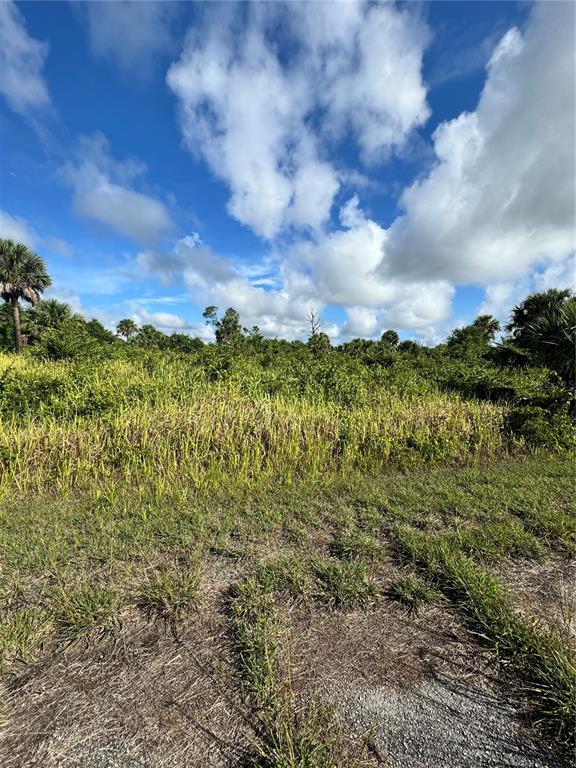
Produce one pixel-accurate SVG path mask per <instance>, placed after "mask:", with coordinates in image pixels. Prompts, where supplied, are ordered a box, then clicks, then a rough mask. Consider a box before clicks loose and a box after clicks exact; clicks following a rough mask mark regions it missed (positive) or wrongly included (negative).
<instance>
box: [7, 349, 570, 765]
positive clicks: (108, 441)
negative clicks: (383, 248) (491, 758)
mask: <svg viewBox="0 0 576 768" xmlns="http://www.w3.org/2000/svg"><path fill="white" fill-rule="evenodd" d="M0 370H1V372H2V381H3V388H2V389H1V391H0V402H1V403H2V416H1V418H0V464H1V465H2V479H1V483H0V490H1V493H2V505H1V509H0V563H1V571H0V590H1V593H0V594H1V603H0V657H1V664H2V674H3V678H4V680H5V685H6V687H5V691H4V694H5V695H4V698H5V703H6V707H5V712H4V718H5V724H4V736H5V742H4V743H5V745H6V746H5V747H0V755H1V754H2V750H4V758H5V760H4V762H5V764H6V765H17V764H18V765H41V764H44V765H46V766H49V765H52V764H54V765H56V764H59V763H58V762H57V761H56V762H52V763H51V762H50V759H53V758H50V759H48V757H46V756H45V757H44V758H43V759H44V763H42V761H41V760H40V761H39V762H34V761H35V760H39V758H37V754H40V753H38V750H39V749H40V746H39V744H42V743H44V742H43V741H42V738H49V735H50V733H51V731H50V728H51V727H52V726H50V727H48V726H46V725H45V724H44V726H43V728H44V730H43V731H42V733H44V732H45V737H33V736H31V735H30V733H29V731H30V729H28V730H27V729H26V728H25V727H24V725H23V723H24V722H25V721H28V720H31V719H33V714H34V711H33V710H34V703H33V699H32V700H31V699H30V697H29V695H28V693H27V691H29V685H30V681H34V680H36V681H37V685H38V686H40V688H42V689H43V686H44V683H42V682H41V681H43V680H45V679H47V678H46V675H48V674H49V673H50V670H53V669H55V666H57V665H58V664H60V663H61V659H62V658H65V659H68V660H69V661H67V662H66V664H68V665H71V667H70V668H72V667H73V665H74V663H75V661H74V660H77V659H78V658H80V657H81V658H85V654H88V655H90V654H92V655H93V657H94V658H96V657H97V658H99V659H104V660H106V659H110V664H112V659H113V658H116V657H115V656H114V654H116V653H117V649H118V647H119V644H120V645H122V646H123V648H124V651H123V652H124V653H125V654H128V655H129V653H130V647H131V643H132V642H133V631H134V627H135V626H138V627H140V630H139V631H144V629H143V628H144V627H146V626H151V627H156V628H158V627H162V628H163V630H162V631H163V632H164V634H165V636H167V637H170V638H172V640H171V642H173V644H174V648H175V649H180V651H178V653H179V654H182V653H184V652H185V650H186V649H189V648H190V647H192V648H194V647H195V646H197V647H201V646H202V643H203V642H205V640H206V638H207V637H209V636H210V632H209V631H208V630H206V628H204V629H199V630H198V632H199V634H198V635H194V632H196V631H197V624H198V622H199V621H203V620H204V621H208V620H210V621H213V622H216V624H217V625H218V626H219V627H220V630H219V631H220V632H221V638H222V644H221V645H219V646H218V648H217V649H216V650H215V651H214V654H213V658H212V657H211V659H212V661H211V663H213V664H214V666H215V668H218V669H220V667H221V666H222V665H225V666H227V669H228V670H229V678H227V679H228V682H227V688H228V690H229V692H230V691H232V692H233V693H231V695H234V696H237V698H238V701H240V702H241V707H242V708H243V711H244V712H246V713H249V714H247V715H246V718H247V720H248V722H249V735H248V736H246V735H244V736H242V737H241V736H238V737H237V739H236V742H237V746H238V749H239V750H240V752H241V755H240V756H238V755H236V758H237V759H238V761H239V762H238V764H241V762H242V761H244V763H243V764H249V765H254V766H260V767H261V768H264V766H269V767H270V768H272V767H274V768H297V767H298V768H321V767H327V766H344V765H346V766H352V765H373V764H374V765H376V764H379V763H377V762H370V761H371V760H372V759H373V758H372V757H371V756H370V755H371V751H370V738H369V735H366V734H365V735H364V737H362V738H359V739H356V740H351V739H350V738H347V737H345V736H344V733H345V732H346V728H344V729H343V731H342V733H340V735H338V734H339V731H338V729H335V728H334V727H333V726H334V718H336V719H338V714H337V713H336V712H334V711H332V710H331V709H330V708H326V706H325V705H324V704H322V702H321V700H320V698H319V697H318V696H317V695H316V694H309V692H308V688H307V687H306V685H305V684H304V683H302V682H301V680H300V677H298V676H294V675H293V673H292V671H291V670H292V667H293V666H298V665H297V664H295V662H294V660H293V658H292V653H293V649H294V648H295V647H297V645H298V637H299V635H300V634H301V632H302V626H301V624H299V623H298V621H299V620H297V617H298V616H301V615H306V616H321V617H326V616H335V617H348V618H347V619H346V621H349V622H361V621H362V616H370V615H372V614H373V613H374V612H375V611H376V612H378V611H383V612H384V614H383V615H385V616H388V613H386V612H392V613H391V614H390V616H392V615H393V616H396V617H399V616H403V617H404V619H403V621H405V622H407V626H412V627H415V628H418V627H419V626H420V624H419V622H420V621H421V617H422V616H424V617H426V616H427V614H426V611H434V610H438V611H443V612H447V613H446V615H447V616H448V615H449V616H450V617H451V618H450V621H454V622H456V625H457V626H458V627H459V629H458V631H459V632H460V631H461V632H463V633H464V634H465V637H466V643H468V644H469V648H470V649H471V650H470V653H471V654H473V653H475V652H476V651H474V649H475V648H478V649H479V650H478V653H487V654H488V658H489V660H490V661H489V663H490V664H491V665H492V668H494V669H495V670H498V674H499V677H500V681H501V682H500V683H499V684H501V685H502V686H503V689H506V691H507V695H512V697H513V699H514V701H515V702H516V703H517V706H518V709H519V711H521V712H522V717H523V718H524V720H525V721H526V722H527V723H529V724H530V725H531V728H532V732H533V734H538V735H539V737H541V738H543V739H544V740H546V742H547V743H548V744H549V745H550V749H552V750H553V752H554V753H555V754H556V755H557V756H558V757H557V759H558V760H562V759H563V758H562V754H568V753H569V750H570V749H571V746H573V729H572V725H573V721H574V716H575V713H576V657H575V651H574V635H573V632H574V624H573V620H574V615H575V611H576V604H575V603H574V596H573V594H571V592H570V584H567V583H565V584H564V591H563V592H562V593H561V594H560V592H559V593H558V595H557V599H556V597H554V595H553V597H552V599H550V598H549V595H548V597H547V598H546V599H545V600H543V601H542V600H540V602H541V603H542V605H540V603H539V597H538V594H539V593H538V590H537V589H536V590H535V591H534V593H533V596H532V599H531V600H530V601H529V602H528V603H526V602H522V601H519V600H518V599H517V594H516V590H515V587H514V585H515V578H516V577H517V574H518V572H519V571H518V569H520V571H523V570H526V569H530V568H536V569H539V568H549V567H551V568H552V570H551V571H549V573H551V574H552V577H551V581H554V579H556V578H558V579H559V578H560V575H561V574H562V573H564V571H565V568H566V566H567V564H570V563H571V562H572V561H573V558H574V554H575V552H576V514H575V509H574V501H573V490H574V488H573V480H574V472H573V462H572V456H571V454H570V453H567V452H560V453H559V452H551V451H549V450H548V451H545V450H542V449H540V450H528V447H527V445H526V443H525V442H524V441H523V440H522V439H521V438H515V437H514V436H512V435H510V434H509V433H507V432H506V429H505V427H504V425H505V423H506V412H507V406H506V405H504V404H498V403H491V402H485V401H480V400H477V399H465V398H463V397H461V396H459V395H457V394H454V393H445V392H442V391H438V390H435V389H434V388H431V389H430V391H427V392H423V393H421V394H420V395H419V396H417V395H416V394H415V393H414V392H412V391H409V389H410V388H409V387H408V388H407V387H396V388H393V387H389V388H387V389H380V390H374V392H373V396H372V397H369V398H368V397H367V398H366V399H363V398H362V397H359V398H358V402H355V403H354V404H352V405H351V404H350V403H345V402H343V400H342V397H341V395H338V396H334V395H331V394H330V393H329V394H327V395H323V396H319V395H318V394H315V395H314V394H310V393H304V394H300V395H298V396H292V397H290V396H287V395H286V394H285V393H278V392H270V391H269V387H268V385H267V384H266V385H265V384H264V383H263V382H262V381H259V382H254V381H252V382H250V381H249V380H248V381H246V380H243V379H242V378H241V377H240V378H239V379H234V378H233V377H232V378H231V379H230V378H229V379H227V380H225V381H222V380H216V381H210V380H207V378H206V376H205V375H204V373H203V372H202V371H199V370H198V368H197V367H196V366H192V365H185V364H184V363H182V361H178V360H176V361H174V362H173V363H171V364H170V365H166V366H164V367H161V366H157V367H154V366H153V365H152V363H150V362H149V361H148V362H147V360H146V359H144V360H142V361H133V360H132V361H131V360H110V361H104V362H103V363H102V365H100V366H99V367H98V369H97V370H94V368H92V369H91V370H92V372H90V369H89V368H87V367H82V366H78V365H74V364H70V363H48V362H38V361H33V360H28V359H22V360H17V361H16V360H15V359H14V358H13V357H10V356H6V357H5V358H3V359H2V360H1V363H0ZM250 386H252V387H253V392H252V393H250V392H249V391H247V389H249V388H250ZM550 564H552V566H550ZM558 584H559V588H560V587H562V584H561V583H560V581H559V582H558ZM548 586H550V585H548ZM552 594H553V593H552ZM540 608H542V610H540ZM303 612H304V613H303ZM394 612H396V613H394ZM342 620H344V618H343V619H342ZM424 620H425V621H426V620H427V619H426V618H425V619H424ZM210 631H213V630H210ZM374 631H375V633H376V634H377V633H378V632H380V630H379V629H378V628H377V627H375V629H374ZM190 633H192V636H191V635H190ZM202 633H204V634H202ZM219 636H220V635H219ZM191 637H192V639H190V638H191ZM203 638H204V639H203ZM158 642H159V641H158ZM482 649H483V650H482ZM175 653H176V651H175ZM178 653H177V654H176V656H175V657H174V658H179V656H178ZM127 658H128V657H127ZM130 663H133V664H136V663H137V662H136V661H134V662H127V664H128V667H127V669H130V668H131V667H130ZM175 663H176V662H175ZM350 663H352V661H350ZM398 663H400V662H398ZM124 674H128V673H127V672H125V673H124ZM63 675H64V677H65V674H64V673H63ZM61 677H62V676H60V678H58V680H60V679H61ZM296 677H298V679H296ZM58 685H59V682H57V683H56V685H55V687H56V689H57V688H58ZM62 695H63V694H62ZM70 695H71V694H70ZM61 703H62V704H65V701H62V702H61ZM45 709H46V711H48V710H49V707H48V705H45ZM78 718H80V715H78ZM80 719H81V718H80ZM74 727H75V726H74V724H73V723H71V724H70V728H71V729H72V732H74ZM26 734H28V735H26ZM46 734H48V736H46ZM77 737H78V738H80V736H79V735H78V734H77ZM126 738H128V736H127V735H126ZM182 738H184V737H182ZM142 748H144V747H142ZM150 748H151V747H150ZM35 755H36V757H35ZM236 758H235V759H236ZM150 759H152V758H150ZM555 759H556V758H555ZM10 760H12V761H13V762H10ZM16 760H19V762H14V761H16ZM54 760H55V758H54ZM187 760H188V762H185V761H184V762H182V763H181V764H182V765H184V764H186V765H196V764H198V765H201V764H203V763H202V761H201V760H200V759H199V758H198V759H197V762H194V759H193V755H192V756H190V755H188V757H187ZM87 764H89V763H87ZM157 764H161V763H160V762H157ZM166 764H168V763H166ZM171 764H172V763H170V765H171ZM175 764H176V763H175ZM205 764H206V765H212V764H213V765H219V764H220V763H218V762H214V763H209V762H206V763H205ZM222 764H224V763H222ZM226 764H227V763H226Z"/></svg>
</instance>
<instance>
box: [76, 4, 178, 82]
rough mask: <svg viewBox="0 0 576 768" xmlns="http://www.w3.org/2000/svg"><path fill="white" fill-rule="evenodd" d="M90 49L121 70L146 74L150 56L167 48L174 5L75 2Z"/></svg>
mask: <svg viewBox="0 0 576 768" xmlns="http://www.w3.org/2000/svg"><path fill="white" fill-rule="evenodd" d="M79 11H80V13H81V15H82V16H83V17H84V20H85V22H86V25H87V28H88V36H89V40H90V47H91V49H92V52H93V53H94V54H96V55H97V56H100V57H102V58H108V59H111V60H112V61H114V62H115V63H116V64H117V65H118V67H119V68H120V69H121V70H122V71H123V72H124V73H130V74H132V75H135V76H136V77H142V76H146V75H147V74H148V73H149V70H150V66H151V64H152V62H153V60H154V57H155V56H157V55H158V54H162V53H166V52H169V51H170V48H171V46H172V43H173V32H174V20H175V18H176V15H177V12H178V5H177V4H176V3H171V2H162V1H160V2H153V1H150V2H148V1H147V2H138V1H137V0H114V2H84V3H82V4H81V5H79Z"/></svg>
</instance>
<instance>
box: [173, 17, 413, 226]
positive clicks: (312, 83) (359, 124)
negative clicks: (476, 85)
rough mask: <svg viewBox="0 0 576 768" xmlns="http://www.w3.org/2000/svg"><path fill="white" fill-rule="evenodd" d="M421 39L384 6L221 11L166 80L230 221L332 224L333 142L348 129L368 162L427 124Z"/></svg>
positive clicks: (193, 35) (337, 179)
mask: <svg viewBox="0 0 576 768" xmlns="http://www.w3.org/2000/svg"><path fill="white" fill-rule="evenodd" d="M280 26H282V30H283V36H284V38H285V39H284V41H283V42H284V47H283V46H282V45H281V44H279V43H278V42H277V41H276V42H273V41H272V37H273V33H274V30H276V32H277V30H278V28H279V27H280ZM426 41H427V35H426V30H425V28H424V27H423V25H422V24H421V22H419V21H418V20H417V19H416V17H415V15H414V14H413V13H409V12H408V11H400V10H398V9H397V8H396V7H395V6H393V5H382V6H373V5H372V4H368V3H363V2H350V3H339V4H338V5H333V4H331V3H294V4H289V5H283V4H275V3H270V4H266V3H263V4H255V5H253V6H243V5H240V6H237V7H235V8H231V7H228V6H225V7H222V6H218V8H217V13H216V11H214V12H213V13H212V12H209V11H208V12H206V13H205V15H204V22H203V23H202V24H199V25H197V26H196V27H195V28H194V29H192V30H191V31H190V33H189V35H188V37H187V41H186V44H185V47H184V50H183V52H182V56H181V58H180V60H179V61H178V62H177V63H175V64H173V65H172V67H171V68H170V70H169V72H168V77H167V81H168V85H169V86H170V88H171V89H172V91H173V92H174V93H175V94H176V96H177V97H178V100H179V113H180V123H181V128H182V132H183V135H184V140H185V143H186V145H187V146H188V148H189V149H190V150H191V151H192V152H193V153H195V154H197V155H198V156H200V157H201V158H203V159H204V160H206V162H207V163H208V165H209V166H210V168H211V169H212V171H213V172H214V173H215V174H216V175H217V176H218V177H220V178H221V179H223V180H224V181H225V182H226V184H227V185H228V186H229V188H230V199H229V202H228V210H229V212H230V214H231V215H232V216H234V217H235V218H236V219H238V221H240V222H242V223H243V224H246V225H247V226H249V227H251V228H252V230H253V231H254V232H255V233H256V234H258V235H259V236H261V237H263V238H266V239H273V238H274V237H276V236H277V235H278V234H279V233H280V232H281V231H282V230H283V229H285V228H289V227H297V228H300V229H311V230H318V229H320V228H321V227H322V225H323V224H324V223H325V222H326V221H327V220H328V219H329V216H330V212H331V208H332V203H333V201H334V197H335V195H336V193H337V192H338V190H339V188H340V184H341V180H342V177H341V175H340V174H341V171H340V169H339V168H338V164H337V163H334V162H333V161H331V159H330V157H329V155H330V145H331V144H333V143H334V142H335V141H336V140H337V139H339V138H341V137H342V135H343V134H344V133H345V132H347V131H348V132H350V133H351V135H352V136H353V137H354V138H355V139H356V141H357V143H358V146H359V148H360V150H361V152H362V154H363V155H364V156H365V157H366V159H370V160H374V159H377V158H378V157H379V156H384V155H385V154H386V153H388V152H389V151H391V150H392V149H393V148H396V147H400V146H401V145H402V144H403V143H404V142H405V141H406V139H407V137H408V136H409V135H410V132H411V131H412V130H413V129H414V128H415V127H416V126H418V125H420V124H422V123H423V122H424V121H425V120H426V118H427V116H428V107H427V105H426V98H425V96H426V92H425V87H424V85H423V82H422V78H421V64H422V55H423V51H424V48H425V45H426Z"/></svg>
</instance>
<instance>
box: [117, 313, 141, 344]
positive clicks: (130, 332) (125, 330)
mask: <svg viewBox="0 0 576 768" xmlns="http://www.w3.org/2000/svg"><path fill="white" fill-rule="evenodd" d="M116 333H117V334H118V336H124V338H125V339H126V340H128V339H129V338H130V336H134V334H135V333H138V326H137V325H136V323H135V322H134V320H130V318H129V317H125V318H124V320H120V322H119V323H118V325H117V326H116Z"/></svg>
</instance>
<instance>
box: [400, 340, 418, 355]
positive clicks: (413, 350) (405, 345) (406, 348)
mask: <svg viewBox="0 0 576 768" xmlns="http://www.w3.org/2000/svg"><path fill="white" fill-rule="evenodd" d="M397 349H398V352H407V353H408V354H409V355H417V354H418V353H419V352H420V350H421V349H422V347H421V346H420V344H418V343H417V342H415V341H412V340H411V339H406V340H405V341H401V342H400V344H398V347H397Z"/></svg>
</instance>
